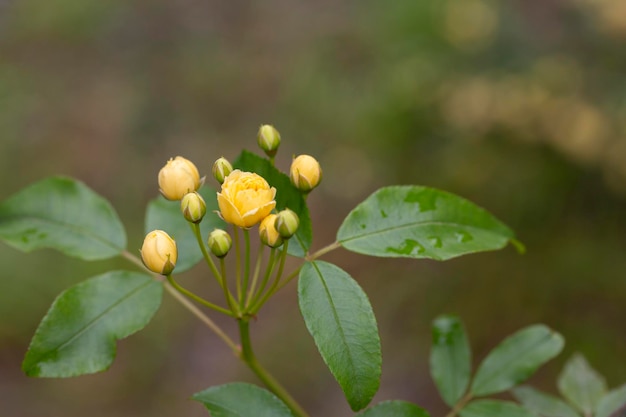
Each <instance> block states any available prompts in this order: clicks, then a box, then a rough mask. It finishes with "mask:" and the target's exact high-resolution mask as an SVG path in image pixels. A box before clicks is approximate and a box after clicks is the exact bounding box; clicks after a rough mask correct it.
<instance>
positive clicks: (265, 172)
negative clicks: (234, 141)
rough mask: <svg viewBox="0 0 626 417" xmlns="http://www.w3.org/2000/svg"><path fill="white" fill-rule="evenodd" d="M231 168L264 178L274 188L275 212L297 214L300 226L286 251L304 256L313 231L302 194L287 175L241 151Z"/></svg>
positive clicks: (262, 160) (268, 163)
mask: <svg viewBox="0 0 626 417" xmlns="http://www.w3.org/2000/svg"><path fill="white" fill-rule="evenodd" d="M233 167H235V168H237V169H241V170H242V171H248V172H254V173H257V174H259V175H260V176H262V177H263V178H265V180H266V181H267V182H268V183H269V184H270V185H271V186H272V187H275V188H276V210H283V209H285V208H288V209H290V210H292V211H294V212H295V213H296V214H298V216H299V217H300V226H299V227H298V231H297V232H296V234H295V235H294V236H293V237H292V238H291V240H290V241H289V249H288V250H287V251H288V253H289V254H290V255H293V256H298V257H303V256H305V254H306V253H307V252H308V250H309V247H310V246H311V242H312V241H313V231H312V227H311V217H310V216H309V209H308V208H307V205H306V202H305V201H304V197H303V196H302V193H301V192H300V191H299V190H298V189H297V188H295V187H294V186H293V185H292V184H291V181H290V180H289V177H288V176H287V175H285V174H283V173H282V172H280V171H279V170H278V169H276V168H275V167H274V166H272V164H270V162H269V161H268V160H267V159H265V158H262V157H260V156H258V155H255V154H253V153H251V152H248V151H243V152H242V153H241V155H239V157H238V158H237V159H236V160H235V162H234V163H233Z"/></svg>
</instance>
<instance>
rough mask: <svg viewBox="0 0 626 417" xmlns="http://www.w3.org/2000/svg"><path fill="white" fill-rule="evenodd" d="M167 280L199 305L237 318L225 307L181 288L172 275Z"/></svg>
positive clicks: (167, 276)
mask: <svg viewBox="0 0 626 417" xmlns="http://www.w3.org/2000/svg"><path fill="white" fill-rule="evenodd" d="M165 278H167V280H168V281H169V283H170V284H171V285H172V287H174V288H176V289H177V290H178V292H180V293H181V294H184V295H186V296H187V297H189V298H191V299H192V300H194V301H196V302H197V303H200V304H202V305H204V306H206V307H209V308H210V309H213V310H215V311H219V312H220V313H224V314H226V315H227V316H231V317H235V314H234V313H233V312H232V311H230V310H227V309H225V308H223V307H220V306H218V305H215V304H213V303H212V302H210V301H207V300H205V299H204V298H202V297H198V296H197V295H196V294H194V293H192V292H191V291H189V290H186V289H185V288H183V287H181V286H180V285H179V284H178V283H177V282H176V281H175V280H174V277H172V276H171V275H166V276H165Z"/></svg>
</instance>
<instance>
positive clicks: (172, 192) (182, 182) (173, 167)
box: [159, 156, 202, 200]
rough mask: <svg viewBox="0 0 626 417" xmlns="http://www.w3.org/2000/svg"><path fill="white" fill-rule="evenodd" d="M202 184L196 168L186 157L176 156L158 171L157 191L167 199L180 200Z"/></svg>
mask: <svg viewBox="0 0 626 417" xmlns="http://www.w3.org/2000/svg"><path fill="white" fill-rule="evenodd" d="M200 185H202V182H201V179H200V174H199V173H198V168H196V166H195V165H194V164H193V162H191V161H190V160H188V159H185V158H183V157H182V156H177V157H176V158H174V159H171V158H170V160H169V161H167V163H166V164H165V166H164V167H163V168H161V170H160V171H159V191H160V192H161V194H163V197H165V198H167V199H168V200H180V199H181V198H183V196H184V195H185V194H187V193H191V192H194V191H198V188H200Z"/></svg>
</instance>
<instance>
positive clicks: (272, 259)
mask: <svg viewBox="0 0 626 417" xmlns="http://www.w3.org/2000/svg"><path fill="white" fill-rule="evenodd" d="M275 257H276V248H272V250H271V251H270V258H269V260H268V261H267V266H266V267H265V274H264V275H263V281H261V286H260V287H259V290H258V291H257V293H256V294H255V295H254V298H253V299H252V301H251V302H250V303H248V306H253V305H255V304H256V303H257V302H258V301H259V298H261V295H263V291H265V287H267V283H268V282H269V280H270V276H272V272H273V271H274V266H276V262H275Z"/></svg>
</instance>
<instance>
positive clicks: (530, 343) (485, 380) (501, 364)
mask: <svg viewBox="0 0 626 417" xmlns="http://www.w3.org/2000/svg"><path fill="white" fill-rule="evenodd" d="M564 343H565V342H564V340H563V337H562V336H561V335H560V334H558V333H556V332H554V331H552V330H551V329H549V328H548V327H546V326H544V325H542V324H537V325H534V326H529V327H526V328H524V329H522V330H520V331H518V332H517V333H515V334H513V335H511V336H509V337H508V338H506V339H505V340H504V341H502V342H501V343H500V344H499V345H498V346H496V347H495V348H494V349H493V350H492V351H491V352H490V353H489V355H487V357H486V358H485V360H483V362H482V363H481V365H480V366H479V368H478V371H477V372H476V376H475V378H474V382H473V383H472V387H471V390H470V391H471V392H472V394H473V395H475V396H481V395H489V394H495V393H497V392H502V391H506V390H508V389H510V388H512V387H514V386H515V385H517V384H519V383H521V382H523V381H524V380H526V379H527V378H528V377H530V376H531V375H532V374H533V373H534V372H535V371H536V370H537V369H538V368H539V367H540V366H541V365H543V364H544V363H545V362H547V361H548V360H550V359H552V358H553V357H555V356H556V355H558V354H559V352H561V349H563V345H564Z"/></svg>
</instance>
